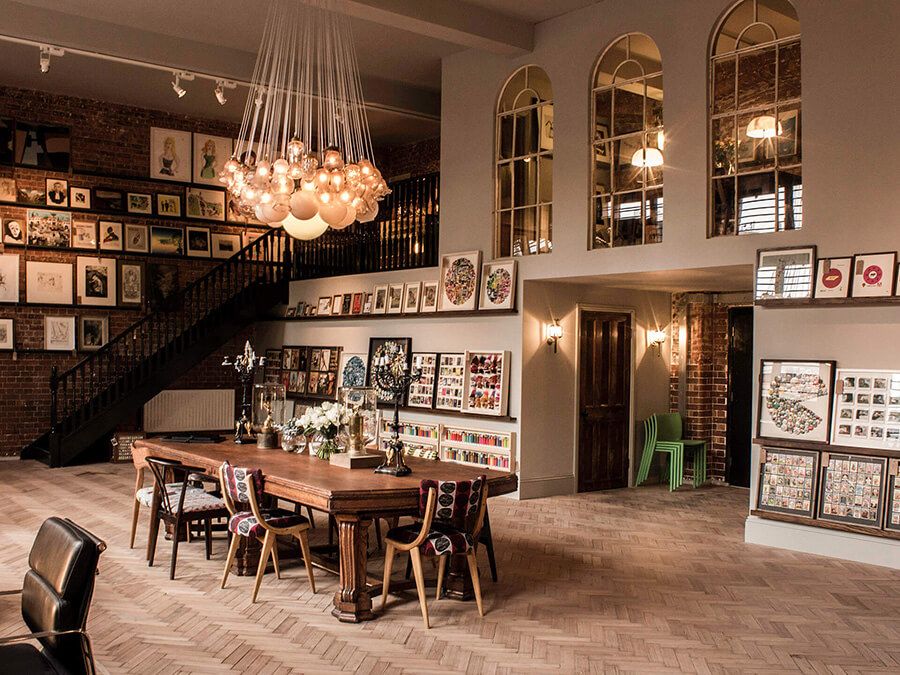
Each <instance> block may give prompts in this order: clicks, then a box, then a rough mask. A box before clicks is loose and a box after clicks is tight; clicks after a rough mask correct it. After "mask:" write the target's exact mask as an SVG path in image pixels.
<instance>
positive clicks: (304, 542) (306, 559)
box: [297, 530, 316, 593]
mask: <svg viewBox="0 0 900 675" xmlns="http://www.w3.org/2000/svg"><path fill="white" fill-rule="evenodd" d="M297 539H299V540H300V552H301V553H303V564H304V565H306V576H307V577H309V587H310V588H311V589H312V592H313V593H315V592H316V578H315V577H314V576H313V569H312V559H311V558H310V555H309V535H308V534H307V532H306V530H303V531H302V532H300V534H298V535H297Z"/></svg>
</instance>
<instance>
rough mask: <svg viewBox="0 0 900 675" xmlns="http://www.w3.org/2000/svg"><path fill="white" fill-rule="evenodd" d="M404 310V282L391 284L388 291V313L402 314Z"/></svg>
mask: <svg viewBox="0 0 900 675" xmlns="http://www.w3.org/2000/svg"><path fill="white" fill-rule="evenodd" d="M402 312H403V284H391V285H390V286H388V293H387V313H388V314H400V313H402Z"/></svg>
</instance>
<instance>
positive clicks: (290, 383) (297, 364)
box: [281, 345, 309, 395]
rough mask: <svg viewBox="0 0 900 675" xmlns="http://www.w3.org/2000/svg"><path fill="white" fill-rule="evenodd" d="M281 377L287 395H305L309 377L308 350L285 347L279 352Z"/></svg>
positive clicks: (306, 348)
mask: <svg viewBox="0 0 900 675" xmlns="http://www.w3.org/2000/svg"><path fill="white" fill-rule="evenodd" d="M281 355H282V356H281V368H282V371H281V377H282V380H281V381H282V383H283V384H284V388H285V390H286V392H287V393H288V394H294V395H302V394H305V393H306V382H307V377H308V375H309V348H308V347H292V346H287V345H286V346H285V347H284V348H283V349H282V351H281Z"/></svg>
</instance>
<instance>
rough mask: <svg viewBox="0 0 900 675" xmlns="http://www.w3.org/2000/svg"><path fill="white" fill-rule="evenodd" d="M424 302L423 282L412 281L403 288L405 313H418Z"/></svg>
mask: <svg viewBox="0 0 900 675" xmlns="http://www.w3.org/2000/svg"><path fill="white" fill-rule="evenodd" d="M421 302H422V282H421V281H411V282H408V283H407V284H406V285H405V286H404V288H403V313H404V314H418V313H419V306H420V304H421Z"/></svg>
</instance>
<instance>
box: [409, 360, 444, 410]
mask: <svg viewBox="0 0 900 675" xmlns="http://www.w3.org/2000/svg"><path fill="white" fill-rule="evenodd" d="M437 359H438V355H437V354H432V353H422V352H416V353H415V354H413V357H412V365H413V368H421V369H422V377H420V378H419V381H418V382H413V383H412V384H411V385H409V394H408V397H407V405H410V406H412V407H414V408H433V407H434V387H435V385H436V384H437Z"/></svg>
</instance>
